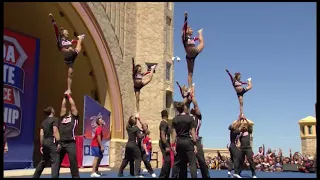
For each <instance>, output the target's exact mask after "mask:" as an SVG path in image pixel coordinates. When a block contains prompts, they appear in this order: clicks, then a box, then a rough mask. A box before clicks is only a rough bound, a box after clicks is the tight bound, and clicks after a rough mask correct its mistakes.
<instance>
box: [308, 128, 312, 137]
mask: <svg viewBox="0 0 320 180" xmlns="http://www.w3.org/2000/svg"><path fill="white" fill-rule="evenodd" d="M308 133H309V135H312V126H308Z"/></svg>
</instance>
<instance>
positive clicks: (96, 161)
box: [92, 157, 99, 174]
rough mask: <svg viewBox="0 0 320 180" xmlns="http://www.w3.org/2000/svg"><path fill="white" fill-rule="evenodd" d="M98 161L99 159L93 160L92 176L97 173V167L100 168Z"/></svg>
mask: <svg viewBox="0 0 320 180" xmlns="http://www.w3.org/2000/svg"><path fill="white" fill-rule="evenodd" d="M98 159H99V158H97V157H94V158H93V162H92V174H93V173H95V172H96V169H97V166H98Z"/></svg>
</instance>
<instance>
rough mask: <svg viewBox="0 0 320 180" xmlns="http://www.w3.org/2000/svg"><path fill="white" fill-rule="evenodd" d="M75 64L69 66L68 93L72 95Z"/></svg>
mask: <svg viewBox="0 0 320 180" xmlns="http://www.w3.org/2000/svg"><path fill="white" fill-rule="evenodd" d="M72 66H73V64H70V65H68V80H67V86H68V92H69V94H71V84H72V74H73V67H72Z"/></svg>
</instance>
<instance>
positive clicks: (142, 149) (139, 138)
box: [137, 130, 145, 152]
mask: <svg viewBox="0 0 320 180" xmlns="http://www.w3.org/2000/svg"><path fill="white" fill-rule="evenodd" d="M140 134H141V136H139V137H137V144H138V146H139V148H140V150H141V152H145V150H144V148H143V143H142V142H143V138H145V132H144V131H141V130H140Z"/></svg>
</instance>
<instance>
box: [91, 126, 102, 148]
mask: <svg viewBox="0 0 320 180" xmlns="http://www.w3.org/2000/svg"><path fill="white" fill-rule="evenodd" d="M98 135H100V136H101V141H102V137H103V128H102V126H98V127H97V129H96V132H95V133H94V137H93V139H92V141H91V146H94V147H97V146H100V145H99V142H98Z"/></svg>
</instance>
